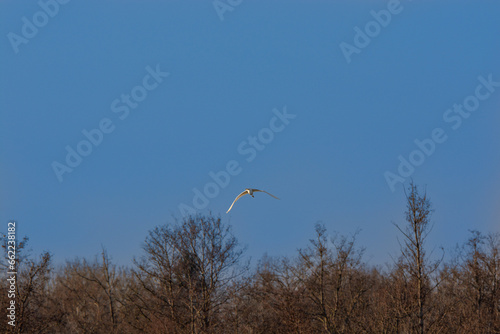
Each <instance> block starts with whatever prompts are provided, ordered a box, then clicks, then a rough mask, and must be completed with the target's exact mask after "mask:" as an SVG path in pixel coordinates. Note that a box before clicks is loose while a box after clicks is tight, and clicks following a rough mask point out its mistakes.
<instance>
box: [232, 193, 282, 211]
mask: <svg viewBox="0 0 500 334" xmlns="http://www.w3.org/2000/svg"><path fill="white" fill-rule="evenodd" d="M255 191H260V192H263V193H266V194H268V195H269V196H272V197H274V198H276V199H279V198H278V197H276V196H274V195H272V194H270V193H268V192H267V191H265V190H259V189H252V188H246V189H245V191H243V192H242V193H241V194H239V195H238V196H236V198H235V199H234V201H233V203H232V204H231V206H230V207H229V210H227V212H226V213H228V212H229V211H231V209H232V208H233V205H234V203H236V201H237V200H239V199H240V198H241V197H243V196H245V195H246V194H248V195H250V196H252V197H254V196H253V193H254V192H255Z"/></svg>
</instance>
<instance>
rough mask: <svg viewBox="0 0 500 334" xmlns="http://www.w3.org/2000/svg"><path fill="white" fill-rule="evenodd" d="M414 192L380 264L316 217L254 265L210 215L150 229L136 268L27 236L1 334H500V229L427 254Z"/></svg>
mask: <svg viewBox="0 0 500 334" xmlns="http://www.w3.org/2000/svg"><path fill="white" fill-rule="evenodd" d="M406 200H407V208H406V222H405V224H404V225H396V228H397V229H398V230H399V232H400V240H399V242H400V252H399V255H398V256H397V257H396V258H395V259H394V261H393V263H391V264H389V265H386V266H384V267H370V266H368V265H367V264H365V263H364V262H363V248H361V247H358V246H357V244H356V236H357V233H358V232H356V233H354V234H353V235H352V236H341V235H333V236H329V235H328V233H327V231H326V229H325V227H324V226H323V225H321V224H317V225H316V228H315V237H314V239H312V240H310V242H309V244H308V245H307V247H305V248H301V249H299V250H298V251H297V254H294V255H292V256H289V257H281V258H274V257H268V256H264V257H263V258H262V259H261V260H260V261H259V263H258V265H257V266H256V267H255V268H253V269H250V266H249V263H248V262H247V261H245V259H244V257H243V254H244V249H243V248H242V247H240V246H239V244H238V242H237V239H236V238H235V237H234V236H233V235H232V233H231V230H230V227H229V226H228V225H225V224H224V223H222V221H221V219H220V218H216V217H213V216H211V215H209V216H191V217H188V218H186V219H184V220H183V221H180V222H175V224H170V225H165V226H159V227H157V228H155V229H153V230H152V231H150V232H149V235H148V237H147V238H146V240H145V243H144V252H143V255H142V256H141V257H140V258H138V259H135V260H134V265H133V266H132V267H131V268H127V267H118V266H116V265H115V264H113V263H112V262H111V260H110V258H109V256H108V255H107V253H106V251H105V249H103V250H102V252H101V254H100V255H99V257H96V258H95V259H94V260H93V261H88V260H85V259H75V260H72V261H68V262H67V263H66V264H65V265H62V266H55V265H54V264H53V263H52V262H51V255H50V254H49V253H46V252H44V253H42V254H41V255H40V256H38V257H31V256H30V254H29V252H27V251H26V241H27V240H26V239H25V240H23V241H22V242H20V243H19V244H18V254H19V257H18V259H17V262H18V263H17V265H18V280H17V282H16V303H17V305H18V311H17V314H16V317H17V319H16V320H17V325H16V327H14V328H12V327H11V326H9V325H8V324H7V321H6V320H5V319H6V314H5V309H6V308H5V307H4V306H5V305H7V303H8V300H7V289H8V287H7V282H6V280H5V279H2V280H1V282H0V287H1V290H2V291H0V301H1V304H2V305H3V306H2V311H1V316H2V318H3V319H4V320H3V321H0V332H2V333H103V334H104V333H105V334H109V333H151V334H154V333H178V334H181V333H192V334H193V333H231V334H233V333H248V334H250V333H252V334H254V333H255V334H256V333H283V334H285V333H286V334H288V333H304V334H306V333H500V236H499V234H495V233H487V234H482V233H480V232H478V231H471V236H470V238H469V240H467V241H465V242H464V243H463V244H462V245H461V246H457V252H456V255H455V256H451V257H450V258H451V260H449V261H447V262H445V261H443V257H442V256H441V255H439V256H438V255H437V254H432V253H429V252H426V250H427V249H426V237H427V235H428V234H429V232H430V231H431V227H432V226H431V225H430V216H431V213H432V207H431V203H430V201H429V199H428V198H427V195H426V194H425V193H424V194H422V193H419V190H418V188H417V187H416V186H415V185H413V184H411V185H410V187H409V188H408V192H407V193H406ZM3 263H4V262H3ZM3 265H4V264H3ZM0 269H1V268H0ZM3 271H4V272H5V271H6V270H3Z"/></svg>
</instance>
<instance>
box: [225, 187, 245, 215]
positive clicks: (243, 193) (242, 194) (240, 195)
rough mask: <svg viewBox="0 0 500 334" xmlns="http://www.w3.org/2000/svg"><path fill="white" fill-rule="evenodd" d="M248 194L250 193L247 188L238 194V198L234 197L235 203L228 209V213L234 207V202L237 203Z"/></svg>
mask: <svg viewBox="0 0 500 334" xmlns="http://www.w3.org/2000/svg"><path fill="white" fill-rule="evenodd" d="M246 194H248V190H246V189H245V191H243V192H242V193H241V194H239V195H238V196H236V198H235V199H234V201H233V203H232V204H231V206H230V207H229V210H227V212H226V213H228V212H229V211H231V209H232V208H233V205H234V203H236V201H237V200H239V199H240V198H241V197H242V196H245V195H246Z"/></svg>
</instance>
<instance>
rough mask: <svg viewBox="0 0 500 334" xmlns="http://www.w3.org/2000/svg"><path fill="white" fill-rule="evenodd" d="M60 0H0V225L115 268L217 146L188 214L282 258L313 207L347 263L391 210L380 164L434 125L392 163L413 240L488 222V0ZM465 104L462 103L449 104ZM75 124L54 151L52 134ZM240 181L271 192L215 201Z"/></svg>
mask: <svg viewBox="0 0 500 334" xmlns="http://www.w3.org/2000/svg"><path fill="white" fill-rule="evenodd" d="M63 2H64V1H62V0H61V1H60V2H56V1H55V0H42V1H39V2H35V1H32V2H27V1H24V2H19V1H2V2H1V4H0V6H1V7H2V10H1V11H0V21H1V22H2V24H1V35H2V36H4V37H3V38H2V42H1V44H0V47H1V49H0V52H1V59H2V62H1V63H0V73H1V79H0V80H1V81H0V92H1V93H0V94H1V95H0V113H1V114H0V157H1V159H0V175H1V177H0V222H2V224H3V227H2V228H0V230H1V231H4V232H5V231H6V229H7V222H8V221H9V220H11V219H15V220H16V221H17V222H18V237H20V236H23V235H27V236H28V237H29V238H30V243H31V247H32V249H33V251H34V252H35V253H39V252H40V251H42V250H49V251H51V252H52V253H53V254H54V256H55V259H56V261H57V262H63V261H64V260H65V259H72V258H74V257H76V256H79V257H88V258H90V257H92V256H94V255H95V254H97V253H98V252H99V251H100V247H101V245H104V246H105V247H106V248H107V249H108V252H109V254H110V255H111V257H112V258H113V260H114V261H115V262H117V263H120V264H129V263H130V261H131V259H132V257H133V256H139V255H141V245H142V243H143V241H144V239H145V237H146V236H147V233H148V231H149V230H151V229H152V228H154V227H155V226H157V225H160V224H165V223H168V222H172V221H173V217H178V218H180V216H181V212H180V210H179V206H180V205H181V204H185V205H188V206H190V207H192V208H193V209H196V208H195V207H194V204H193V197H194V192H193V189H198V190H200V191H201V192H203V191H204V187H205V186H207V184H209V183H210V182H213V180H212V178H211V177H210V175H209V173H210V172H214V173H218V172H219V171H222V170H225V169H226V167H227V164H228V163H229V162H231V161H233V162H232V163H233V164H237V167H238V168H239V169H238V172H237V173H234V174H235V175H230V179H229V182H226V183H227V185H225V186H224V187H221V186H217V190H215V189H214V188H213V185H212V186H208V187H209V188H210V187H212V191H214V193H215V192H217V195H216V196H214V197H213V198H207V201H208V204H207V205H204V206H203V207H202V208H201V209H200V210H197V211H198V212H200V213H207V212H209V211H211V212H212V213H214V214H216V215H218V214H220V215H221V216H222V217H223V219H224V221H226V222H230V223H231V224H232V226H233V232H234V234H235V235H236V237H237V238H238V239H239V240H240V242H241V243H242V244H244V245H247V246H248V250H247V255H249V256H252V258H253V259H258V258H260V257H261V256H262V255H263V254H264V253H265V252H267V253H268V254H270V255H292V254H295V250H296V249H297V248H299V247H304V246H306V245H307V242H308V239H309V238H311V237H312V236H313V234H314V224H315V223H316V222H318V221H321V222H323V223H324V224H325V226H326V227H327V229H328V230H329V232H330V233H333V232H334V231H337V232H339V233H342V234H351V233H353V232H355V231H356V230H357V229H361V232H360V234H359V236H358V244H359V245H360V246H364V247H366V256H365V260H366V261H367V262H368V263H370V264H382V263H384V262H387V261H390V255H391V254H392V255H394V254H396V253H397V251H398V243H397V236H398V232H397V230H396V228H395V227H394V226H393V224H392V222H395V223H399V224H401V223H403V219H404V214H403V213H404V210H405V204H404V193H403V186H402V185H401V183H400V182H396V184H395V185H394V191H392V189H391V187H390V186H389V184H388V182H387V181H386V178H385V176H384V175H385V173H386V172H388V171H389V172H391V173H394V174H393V175H396V176H397V175H398V166H399V164H400V160H399V158H398V157H399V156H402V157H403V158H404V159H405V160H406V161H408V160H409V159H410V156H411V155H412V152H414V151H415V150H418V149H419V148H418V147H417V146H416V144H415V140H419V141H424V142H427V143H428V142H429V141H428V139H429V138H432V132H433V131H434V129H441V137H443V136H445V137H446V140H445V141H444V142H441V143H436V142H434V148H433V149H432V150H430V151H429V152H430V154H425V153H418V152H417V153H414V154H413V156H412V157H413V162H415V163H416V164H418V166H414V170H413V171H412V172H411V173H409V174H411V175H409V176H408V177H404V179H405V181H406V184H407V182H408V181H409V178H410V177H411V178H413V180H414V181H415V183H416V184H418V185H421V186H422V187H426V189H427V193H428V195H429V196H430V198H431V201H432V202H433V205H434V207H435V212H434V215H433V222H434V224H435V226H434V229H433V231H432V233H431V235H430V237H429V241H428V246H429V248H433V247H434V246H436V247H437V246H443V247H445V249H450V248H452V247H453V246H454V245H455V244H456V243H460V242H463V241H464V240H465V239H466V238H467V235H468V230H469V229H478V230H480V231H483V232H487V231H500V205H499V204H500V190H499V189H500V173H499V170H500V156H499V154H498V152H500V141H499V139H500V135H499V131H498V124H499V121H500V113H499V111H500V110H499V109H500V87H496V86H495V83H498V82H500V67H499V65H500V61H499V59H500V57H499V56H500V43H498V41H497V37H498V36H499V35H500V21H499V20H498V13H499V12H500V3H498V2H496V1H474V2H472V1H457V0H454V1H439V2H438V1H422V2H417V1H413V2H411V1H407V0H402V1H401V2H399V4H398V2H397V1H394V0H393V1H389V2H385V1H305V0H304V1H252V2H250V1H241V2H238V1H235V0H233V1H220V2H218V3H216V4H217V5H218V9H216V8H215V7H214V2H211V1H203V2H202V1H191V2H186V1H147V2H145V1H106V2H103V1H85V2H78V1H67V2H66V3H63ZM230 3H232V4H233V5H232V6H231V5H229V4H230ZM224 6H226V7H224ZM228 6H229V7H228ZM44 8H45V10H44ZM221 8H223V9H221ZM224 8H225V10H224ZM228 8H230V9H231V10H229V9H228ZM218 11H219V12H218ZM371 11H374V13H377V14H373V13H372V12H371ZM391 11H392V12H391ZM384 13H385V16H384ZM387 13H389V15H390V19H388V16H387ZM49 14H50V15H49ZM376 16H378V17H379V19H380V20H382V21H381V22H382V23H383V24H381V23H377V21H375V17H376ZM221 18H222V19H221ZM384 20H385V21H384ZM35 23H37V24H38V27H37V26H36V25H35ZM384 25H385V26H384ZM30 26H31V27H30ZM33 27H34V28H35V29H36V31H35V30H33ZM356 27H358V28H359V30H357V29H355V28H356ZM30 28H31V30H30ZM367 28H368V34H369V35H371V37H370V36H369V35H366V34H367V31H366V29H367ZM369 29H372V30H369ZM360 30H361V31H362V34H365V35H366V36H364V39H363V36H361V35H359V36H357V34H358V33H357V31H360ZM367 39H369V43H368V42H367ZM363 41H364V42H363ZM356 42H358V44H356ZM342 43H344V44H342ZM363 43H364V44H363ZM347 44H348V45H349V46H350V50H353V48H356V50H357V51H356V52H354V53H352V54H349V55H348V56H347V57H346V54H345V52H343V51H342V50H343V49H342V48H341V45H344V46H345V45H347ZM365 44H367V45H365ZM155 71H156V72H157V73H158V72H160V73H161V74H160V75H159V74H156V78H157V79H155V76H154V75H151V72H155ZM166 72H168V73H169V74H168V76H167V75H166V74H164V73H166ZM479 77H481V78H483V79H482V80H483V81H481V79H478V78H479ZM484 80H486V81H488V80H490V81H493V84H490V86H489V89H490V90H488V87H485V84H484ZM480 85H482V87H480V88H478V86H480ZM145 86H148V87H149V89H146V88H145ZM153 86H154V88H153ZM497 86H498V84H497ZM478 89H479V94H480V96H482V99H479V98H477V97H475V96H476V91H477V90H478ZM486 95H487V97H486ZM127 96H128V97H127ZM134 96H135V98H136V99H137V100H136V102H134ZM127 98H128V99H129V102H128V104H127V102H126V99H127ZM124 99H125V100H124ZM130 99H131V100H130ZM115 100H116V101H117V102H115V108H114V109H113V108H112V104H113V103H114V101H115ZM139 100H140V101H139ZM464 101H467V102H464ZM464 103H468V107H469V109H472V111H471V112H470V113H469V112H467V111H464V110H463V109H462V113H463V114H462V115H468V116H467V117H463V116H460V114H459V113H458V112H456V111H453V107H454V105H455V104H456V105H459V104H464ZM132 106H133V107H132ZM118 107H121V109H120V110H117V108H118ZM448 109H452V110H451V111H450V112H447V110H448ZM125 110H127V111H125ZM273 110H274V111H273ZM285 111H286V113H287V114H288V115H290V116H289V118H288V119H286V120H285V121H283V120H281V118H278V116H277V114H280V115H283V113H284V112H285ZM469 114H470V115H469ZM291 115H293V116H291ZM445 115H447V117H448V120H445V118H446V117H445ZM120 117H121V118H120ZM282 117H284V116H282ZM451 117H454V118H453V119H452V118H451ZM457 117H459V118H460V122H461V123H460V126H459V127H458V128H456V129H454V128H453V126H456V125H457V124H458V123H457V122H458V120H457ZM273 119H274V120H273ZM101 122H104V124H105V126H104V128H105V129H107V131H108V133H102V138H101V137H100V135H99V134H96V133H97V132H95V131H94V132H92V131H93V129H99V127H100V125H101V124H102V123H101ZM287 122H288V124H287ZM271 123H272V124H273V128H274V129H280V130H279V131H273V130H271ZM111 129H112V130H111ZM84 130H86V131H89V132H91V133H94V134H95V137H94V140H95V142H97V143H98V145H90V144H88V140H87V139H86V137H85V135H84V134H83V133H82V131H84ZM98 131H101V130H98ZM101 132H102V131H101ZM249 136H250V137H255V138H256V139H255V140H257V141H258V142H257V144H255V145H256V147H254V148H253V150H255V154H252V153H249V152H250V151H252V148H251V147H252V144H251V143H250V141H251V139H249ZM259 136H260V137H259ZM85 140H87V144H86V143H82V144H80V149H81V150H83V152H84V153H88V152H89V150H90V149H91V152H90V153H89V154H87V156H82V157H81V162H80V163H79V164H78V165H77V166H76V167H74V168H72V167H70V166H69V165H68V164H67V162H66V161H65V160H66V156H67V154H68V152H67V150H66V147H67V146H69V147H70V148H71V149H72V150H75V151H76V150H77V149H78V145H79V143H81V142H82V141H85ZM425 140H427V141H425ZM263 142H265V143H263ZM88 145H90V146H88ZM429 145H430V146H429V149H430V148H431V146H432V145H431V144H429ZM257 147H258V148H257ZM242 151H244V152H247V153H244V154H242ZM77 153H78V152H77ZM250 156H254V159H253V160H251V161H247V159H248V158H249V157H250ZM419 159H420V160H419ZM54 162H57V163H59V164H60V165H58V166H62V165H65V166H66V168H68V169H70V168H71V172H67V171H68V169H66V170H65V171H66V172H64V173H62V174H60V177H59V178H58V176H57V175H56V174H57V173H56V172H55V171H54V167H53V166H54ZM233 167H234V166H233ZM400 177H401V175H400ZM60 179H62V181H61V180H60ZM246 187H252V188H262V189H265V190H267V191H269V192H271V193H273V194H275V195H276V196H278V197H280V198H281V200H280V201H277V200H275V199H273V198H271V197H268V196H267V195H265V194H257V195H256V196H255V198H253V199H252V198H250V197H245V198H242V199H241V200H240V201H239V202H238V203H237V204H236V205H235V207H234V208H233V210H232V211H231V212H230V213H229V214H227V215H226V214H225V212H226V210H227V208H228V207H229V205H230V204H231V202H232V200H233V199H234V197H235V196H236V195H237V194H239V193H240V192H241V191H242V190H243V189H244V188H246ZM200 207H201V206H200Z"/></svg>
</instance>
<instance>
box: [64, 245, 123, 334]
mask: <svg viewBox="0 0 500 334" xmlns="http://www.w3.org/2000/svg"><path fill="white" fill-rule="evenodd" d="M100 256H101V259H100V261H99V260H98V259H97V258H96V259H95V260H94V261H93V262H88V261H87V260H85V259H83V260H80V259H76V260H74V261H69V262H67V264H66V266H65V267H64V268H63V269H62V271H61V273H60V274H59V276H58V278H57V284H56V287H57V289H58V293H59V294H58V297H59V301H60V304H61V308H62V309H63V313H64V314H65V316H64V326H63V328H65V329H66V330H68V329H69V330H70V331H71V332H73V333H89V332H92V333H122V332H123V327H119V324H120V323H121V319H122V317H121V316H120V315H121V313H120V309H119V300H120V296H121V294H122V290H123V285H124V278H125V276H124V275H125V274H124V271H123V270H119V269H118V268H116V266H115V265H113V264H112V263H111V261H110V259H109V257H108V254H107V252H106V250H105V249H104V248H103V249H102V251H101V255H100Z"/></svg>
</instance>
